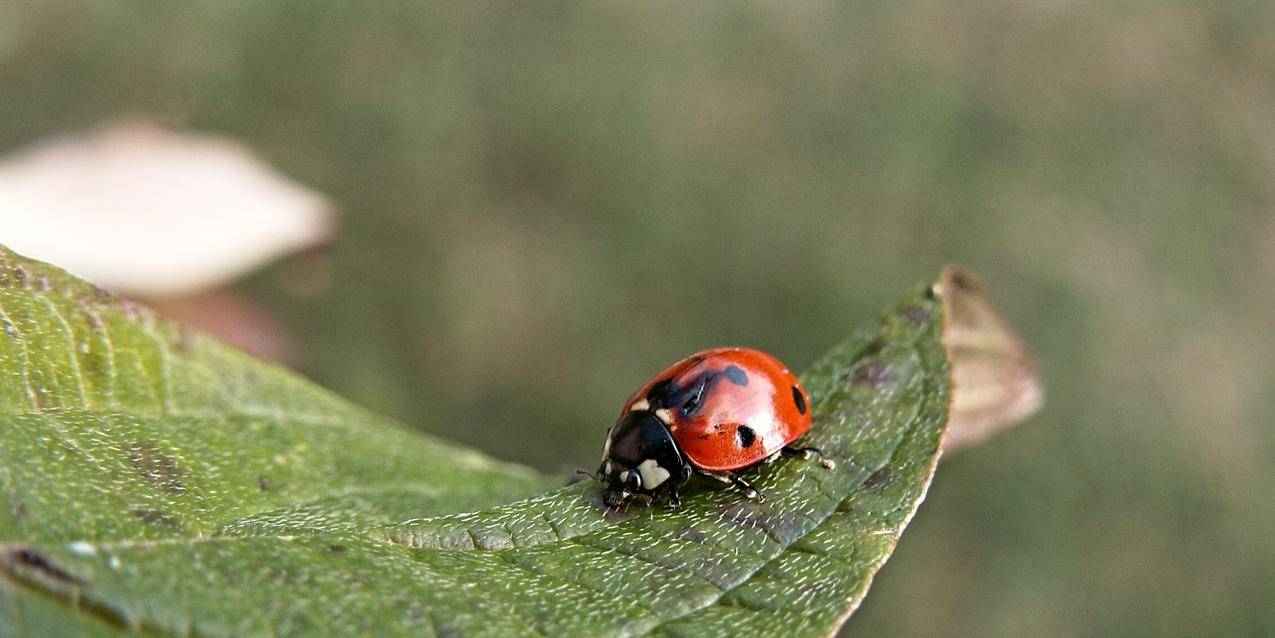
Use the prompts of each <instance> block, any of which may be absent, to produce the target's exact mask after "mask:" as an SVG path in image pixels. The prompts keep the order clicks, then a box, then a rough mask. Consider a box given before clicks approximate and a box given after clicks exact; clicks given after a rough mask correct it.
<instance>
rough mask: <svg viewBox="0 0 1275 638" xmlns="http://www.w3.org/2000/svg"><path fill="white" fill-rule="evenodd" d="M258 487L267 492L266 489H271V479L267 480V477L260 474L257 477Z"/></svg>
mask: <svg viewBox="0 0 1275 638" xmlns="http://www.w3.org/2000/svg"><path fill="white" fill-rule="evenodd" d="M257 489H259V490H261V491H262V492H265V491H266V490H269V489H270V481H267V480H266V477H264V476H258V477H257Z"/></svg>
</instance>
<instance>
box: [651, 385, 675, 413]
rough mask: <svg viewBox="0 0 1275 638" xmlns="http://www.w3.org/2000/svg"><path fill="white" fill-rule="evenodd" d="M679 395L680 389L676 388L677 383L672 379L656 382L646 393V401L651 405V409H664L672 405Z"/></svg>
mask: <svg viewBox="0 0 1275 638" xmlns="http://www.w3.org/2000/svg"><path fill="white" fill-rule="evenodd" d="M680 393H681V389H680V388H678V387H677V383H676V382H674V381H673V380H672V379H664V380H663V381H659V382H656V384H655V385H653V386H651V389H650V390H649V391H647V393H646V400H647V401H649V402H650V403H651V408H652V409H655V408H664V407H668V406H670V405H673V402H674V401H675V400H676V399H677V397H678V395H679V394H680Z"/></svg>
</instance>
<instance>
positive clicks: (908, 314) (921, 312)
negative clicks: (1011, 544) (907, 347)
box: [903, 304, 930, 326]
mask: <svg viewBox="0 0 1275 638" xmlns="http://www.w3.org/2000/svg"><path fill="white" fill-rule="evenodd" d="M903 318H904V319H907V320H908V323H910V324H912V325H914V326H923V325H925V324H926V323H928V322H929V321H930V309H929V308H927V307H925V306H921V305H918V304H908V305H907V306H906V307H904V308H903Z"/></svg>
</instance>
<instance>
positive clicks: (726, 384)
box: [596, 348, 832, 507]
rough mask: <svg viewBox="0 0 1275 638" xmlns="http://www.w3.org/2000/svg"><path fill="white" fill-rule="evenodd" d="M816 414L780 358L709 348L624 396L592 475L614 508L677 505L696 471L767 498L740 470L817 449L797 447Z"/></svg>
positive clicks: (751, 495) (807, 454)
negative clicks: (663, 501) (634, 501)
mask: <svg viewBox="0 0 1275 638" xmlns="http://www.w3.org/2000/svg"><path fill="white" fill-rule="evenodd" d="M810 422H811V418H810V404H809V400H808V399H807V397H806V391H805V390H804V389H803V388H802V387H801V384H800V383H799V382H798V381H797V377H795V376H793V374H792V373H791V372H789V371H788V368H787V367H785V366H784V364H783V363H781V362H780V361H779V360H778V359H776V358H774V357H772V356H770V355H769V354H766V353H764V352H761V351H759V350H752V349H749V348H716V349H713V350H705V351H703V352H700V353H697V354H694V355H691V356H689V357H687V358H685V359H682V360H681V361H678V362H677V363H675V364H673V365H672V366H669V367H668V368H667V369H666V370H664V371H663V372H661V373H660V374H658V375H656V376H655V377H653V378H652V379H651V380H650V381H648V382H647V383H646V384H645V385H643V386H642V387H641V388H639V389H638V390H637V392H634V393H633V395H632V396H630V397H629V399H628V401H625V403H624V407H623V409H622V410H621V411H620V417H619V419H617V420H616V422H615V425H614V426H612V427H611V428H610V429H609V430H608V431H607V439H606V444H605V446H604V447H603V450H602V465H601V466H600V467H599V468H598V474H597V477H596V478H598V479H599V480H601V481H602V482H603V483H604V485H605V490H606V494H605V499H604V500H605V501H606V504H607V505H608V506H618V505H621V504H623V503H625V502H626V501H627V500H629V499H630V498H633V497H638V498H642V499H644V500H646V501H648V502H650V501H653V500H654V499H656V498H658V497H659V496H660V495H661V494H667V495H668V497H669V505H670V506H672V507H677V506H678V504H679V503H680V499H679V497H678V488H680V487H681V486H682V485H683V484H685V483H686V482H687V481H688V480H689V479H690V478H691V477H692V476H694V475H700V476H704V477H707V478H712V479H715V480H718V481H721V482H723V483H729V484H731V485H733V486H735V487H736V488H739V489H740V490H742V491H743V492H744V494H745V495H746V496H748V497H749V498H754V499H758V500H761V499H762V498H763V497H762V494H761V493H760V492H758V491H757V489H756V488H754V487H753V486H752V485H750V484H749V483H748V482H747V481H746V480H744V478H742V477H741V476H740V475H739V474H738V472H739V471H741V470H745V469H748V468H750V467H753V466H755V465H758V464H761V463H765V462H769V461H773V460H775V459H776V458H778V457H779V456H780V455H782V454H789V455H794V456H801V457H803V458H810V456H811V455H812V454H819V450H818V449H816V448H811V447H793V446H792V445H791V444H792V443H793V441H796V440H797V439H798V438H800V437H801V436H802V435H803V434H805V433H806V431H807V430H809V429H810ZM824 465H825V466H827V467H829V468H831V467H832V462H831V461H829V460H826V459H825V460H824Z"/></svg>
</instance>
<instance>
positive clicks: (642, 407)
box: [629, 399, 651, 412]
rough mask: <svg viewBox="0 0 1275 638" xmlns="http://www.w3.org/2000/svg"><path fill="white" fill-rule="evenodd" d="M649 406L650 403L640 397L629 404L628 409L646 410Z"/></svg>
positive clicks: (633, 410)
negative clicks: (639, 399)
mask: <svg viewBox="0 0 1275 638" xmlns="http://www.w3.org/2000/svg"><path fill="white" fill-rule="evenodd" d="M650 407H651V403H650V402H649V401H647V400H646V399H642V400H641V401H638V402H636V403H634V404H633V405H631V406H629V410H630V411H631V412H637V411H639V410H648V409H650Z"/></svg>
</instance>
